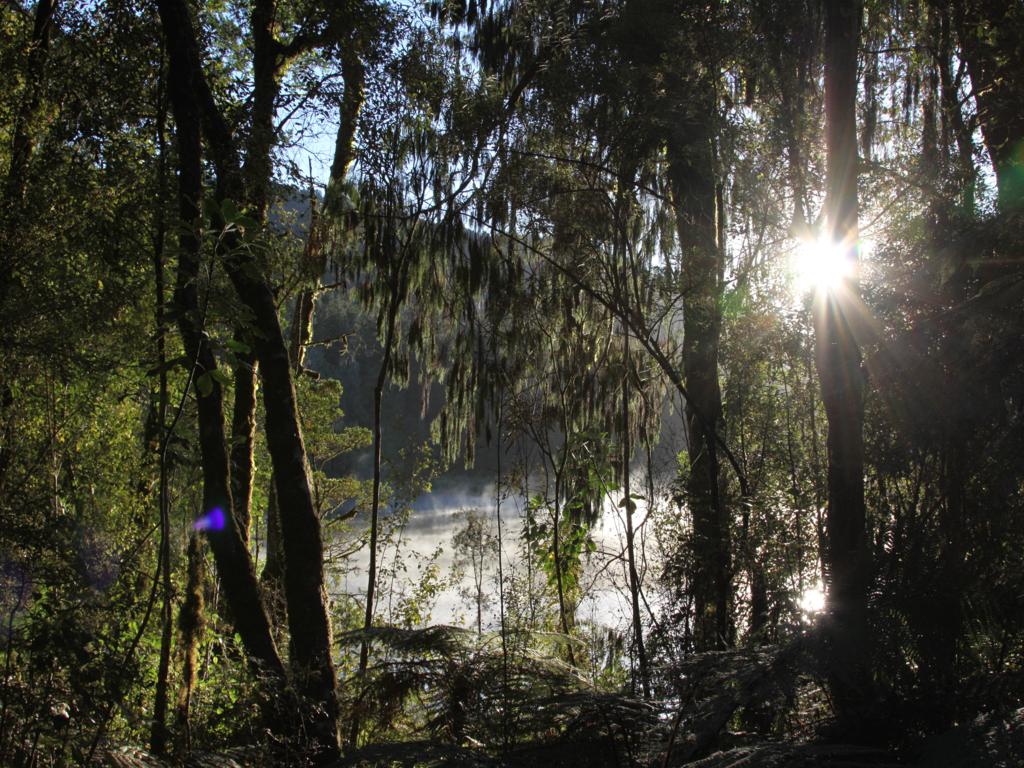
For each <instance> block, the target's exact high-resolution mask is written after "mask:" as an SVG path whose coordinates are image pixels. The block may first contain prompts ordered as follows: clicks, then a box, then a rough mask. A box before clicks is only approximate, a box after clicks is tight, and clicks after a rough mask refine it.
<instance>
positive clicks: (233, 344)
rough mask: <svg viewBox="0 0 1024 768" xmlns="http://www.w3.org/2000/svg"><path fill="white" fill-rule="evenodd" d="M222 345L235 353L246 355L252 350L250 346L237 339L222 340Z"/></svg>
mask: <svg viewBox="0 0 1024 768" xmlns="http://www.w3.org/2000/svg"><path fill="white" fill-rule="evenodd" d="M224 346H225V347H227V348H228V349H230V350H231V351H232V352H234V353H235V354H236V355H248V354H249V353H250V352H252V347H250V346H249V345H248V344H246V343H245V342H242V341H238V340H237V339H228V340H227V341H225V342H224Z"/></svg>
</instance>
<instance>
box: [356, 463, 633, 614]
mask: <svg viewBox="0 0 1024 768" xmlns="http://www.w3.org/2000/svg"><path fill="white" fill-rule="evenodd" d="M617 498H618V497H615V498H606V499H605V503H604V505H603V508H602V510H601V514H600V518H599V520H598V522H597V523H596V524H595V526H594V528H593V529H592V531H591V537H592V538H593V540H594V543H595V544H596V546H597V551H596V552H594V553H593V554H592V555H590V556H589V558H588V560H587V561H586V563H585V566H584V575H583V584H584V585H585V586H586V588H585V589H584V593H585V594H586V597H585V598H584V599H583V601H582V602H581V604H580V605H579V606H578V608H577V612H576V616H577V620H578V621H586V622H592V623H595V624H600V625H603V626H606V627H614V628H619V629H622V628H624V627H627V626H628V623H629V617H630V606H629V603H628V599H627V597H628V596H627V593H626V591H625V590H624V589H623V588H622V585H624V584H626V583H628V580H627V578H626V575H625V566H624V563H625V560H624V555H623V552H624V547H625V521H624V512H623V510H622V509H621V508H620V507H618V505H617V503H616V502H617ZM637 504H638V508H637V510H636V511H635V512H634V516H633V517H634V528H635V530H637V544H638V547H639V545H640V543H641V542H642V541H644V540H645V538H646V536H647V535H648V532H647V530H646V526H644V521H645V519H646V516H647V504H646V502H645V501H638V502H637ZM470 509H473V510H477V511H479V512H480V513H482V514H483V515H484V518H485V520H486V525H487V529H488V531H489V532H490V533H491V535H493V536H495V537H497V526H498V516H497V507H496V497H495V487H494V484H493V483H481V482H479V481H476V480H475V479H473V478H472V477H463V478H461V482H459V483H457V484H451V483H445V484H444V486H443V487H442V488H439V489H438V490H436V491H433V492H430V493H426V494H424V495H422V496H421V497H420V498H418V499H417V500H416V501H415V503H414V504H413V505H412V510H411V512H410V514H409V517H408V520H407V522H406V523H405V524H404V526H402V528H401V529H400V531H397V532H396V534H395V535H394V536H393V537H392V541H390V542H388V543H387V544H386V545H384V546H381V547H380V548H379V550H378V553H377V562H378V565H379V567H380V569H381V573H380V574H379V575H378V586H377V590H378V602H377V608H376V616H377V619H378V621H381V622H387V621H388V620H389V619H390V618H391V617H390V616H389V613H391V611H393V610H394V608H395V606H394V604H393V602H391V601H389V592H391V591H394V592H396V593H399V592H408V590H409V589H410V588H413V589H415V587H416V586H417V585H419V584H420V583H421V581H422V578H423V573H424V568H425V567H426V566H427V564H428V563H430V562H432V561H431V558H432V556H433V555H434V554H435V552H436V551H437V549H438V547H441V552H440V555H439V556H438V557H437V558H436V565H437V567H438V568H439V573H440V576H441V577H442V578H444V579H446V580H447V579H450V578H451V576H452V572H453V564H454V557H455V553H454V547H453V543H452V539H453V537H454V536H455V535H456V533H458V531H459V530H460V529H461V528H462V527H463V526H464V525H465V517H464V515H463V514H460V513H463V512H464V511H465V510H470ZM387 514H388V513H387V512H384V513H383V515H384V516H386V515H387ZM525 515H526V499H525V498H524V497H523V496H519V495H511V496H510V495H507V494H505V495H503V498H502V500H501V526H502V530H501V533H502V544H503V546H502V558H503V566H504V569H505V575H506V578H507V577H508V575H509V573H510V572H511V571H513V570H518V571H519V572H520V573H521V572H522V571H523V570H525V568H526V565H525V562H524V560H523V557H524V555H523V547H522V542H521V536H522V528H523V522H524V519H525ZM382 519H383V518H382ZM639 560H640V557H639V554H638V561H639ZM368 562H369V551H368V549H367V548H365V547H364V548H363V549H362V550H361V551H360V552H359V553H358V554H357V555H356V556H355V557H354V558H353V563H352V564H353V565H354V566H355V568H354V570H353V571H352V572H351V573H350V574H348V575H347V577H345V579H344V584H343V585H341V586H342V588H343V591H344V592H346V593H348V594H351V595H356V596H358V598H359V599H360V600H362V599H363V598H364V596H365V593H366V569H367V565H368ZM396 565H397V566H399V568H400V569H404V571H399V573H398V574H397V576H392V574H391V571H392V569H394V567H395V566H396ZM638 567H639V566H638ZM497 571H498V561H497V557H495V556H489V557H488V558H487V563H486V567H485V576H484V591H485V594H486V595H487V597H488V598H489V606H488V607H487V608H486V609H485V611H484V615H483V625H484V630H485V631H487V630H488V629H490V630H494V629H497V627H498V626H499V625H500V617H499V615H498V602H499V601H498V592H497V590H498V584H497ZM650 578H651V577H650V576H648V581H649V580H650ZM392 580H393V583H389V582H392ZM615 585H618V586H617V587H616V586H615ZM392 588H393V589H392ZM460 589H461V590H463V591H464V592H465V593H466V594H470V593H471V592H472V574H471V572H467V573H465V574H463V577H462V579H461V580H460V581H457V582H455V583H452V584H450V585H449V586H447V588H446V589H444V590H443V592H441V594H440V595H439V596H438V597H437V600H436V603H435V604H434V606H433V608H432V610H431V612H430V621H429V623H431V624H454V625H459V626H465V627H467V628H472V627H475V610H476V608H475V605H474V604H473V603H472V602H471V601H470V600H469V599H467V597H464V596H463V595H460V594H459V592H460Z"/></svg>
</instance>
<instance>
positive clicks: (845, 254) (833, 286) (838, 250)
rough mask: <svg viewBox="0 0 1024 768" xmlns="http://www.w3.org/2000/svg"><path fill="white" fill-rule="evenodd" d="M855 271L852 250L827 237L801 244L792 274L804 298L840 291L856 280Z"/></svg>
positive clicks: (793, 257) (792, 262)
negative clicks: (810, 294)
mask: <svg viewBox="0 0 1024 768" xmlns="http://www.w3.org/2000/svg"><path fill="white" fill-rule="evenodd" d="M855 267H856V261H855V259H854V256H853V253H852V249H851V248H849V247H848V245H847V244H846V243H842V242H836V241H834V240H832V239H831V238H830V237H828V236H827V235H819V236H818V237H817V238H816V239H814V240H805V241H801V242H800V244H799V245H798V246H797V248H796V250H795V251H794V253H793V256H792V257H791V261H790V271H791V274H792V275H793V279H794V282H795V283H796V288H797V290H798V291H799V293H800V294H801V295H803V294H806V293H810V292H812V291H813V292H814V293H823V292H831V291H835V290H837V289H838V288H840V287H841V286H842V285H843V283H844V282H845V281H846V280H847V279H848V278H851V277H853V274H854V270H855Z"/></svg>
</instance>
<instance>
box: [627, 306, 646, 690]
mask: <svg viewBox="0 0 1024 768" xmlns="http://www.w3.org/2000/svg"><path fill="white" fill-rule="evenodd" d="M625 295H626V296H628V295H629V291H628V290H626V291H625ZM626 311H627V314H628V312H629V310H628V308H627V310H626ZM623 330H624V337H623V357H624V360H625V366H624V376H623V378H622V498H623V501H624V502H625V504H626V564H627V566H628V567H629V595H630V600H631V603H632V608H633V647H634V648H635V649H636V659H637V666H638V667H639V669H640V689H641V690H642V691H643V694H644V698H645V699H649V698H651V678H650V673H649V672H648V670H647V651H646V649H645V648H644V625H643V621H642V620H641V618H640V577H639V575H638V574H637V570H636V543H635V537H634V529H633V509H634V507H635V504H634V503H633V499H632V498H631V497H630V487H629V481H630V471H629V470H630V466H629V465H630V460H631V459H632V458H633V446H632V443H631V442H630V434H629V428H630V422H629V398H630V393H629V390H630V387H629V377H630V376H631V375H632V373H633V370H632V360H631V359H630V357H629V330H628V329H623ZM647 503H648V505H650V504H652V503H653V499H650V498H649V499H648V500H647Z"/></svg>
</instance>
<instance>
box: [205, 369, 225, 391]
mask: <svg viewBox="0 0 1024 768" xmlns="http://www.w3.org/2000/svg"><path fill="white" fill-rule="evenodd" d="M204 375H205V374H204ZM209 375H210V376H211V377H212V378H213V380H214V381H216V382H217V383H218V384H220V385H221V386H222V387H226V386H229V385H230V384H231V377H230V376H228V375H227V374H226V373H224V371H222V370H221V369H220V368H214V369H213V370H211V371H209Z"/></svg>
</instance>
